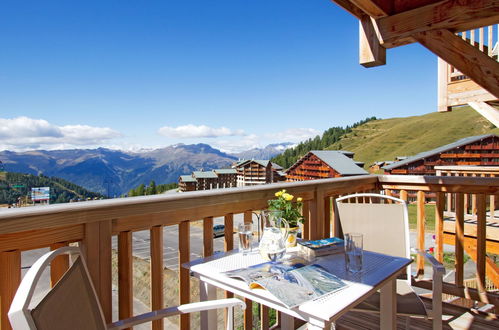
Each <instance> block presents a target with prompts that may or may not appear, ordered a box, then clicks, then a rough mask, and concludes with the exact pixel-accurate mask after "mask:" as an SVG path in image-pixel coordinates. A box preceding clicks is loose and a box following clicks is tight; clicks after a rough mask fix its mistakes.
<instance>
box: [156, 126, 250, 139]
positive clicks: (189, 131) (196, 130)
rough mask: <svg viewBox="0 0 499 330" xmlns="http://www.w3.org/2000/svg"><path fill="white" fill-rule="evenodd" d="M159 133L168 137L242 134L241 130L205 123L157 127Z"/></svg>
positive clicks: (214, 136)
mask: <svg viewBox="0 0 499 330" xmlns="http://www.w3.org/2000/svg"><path fill="white" fill-rule="evenodd" d="M158 132H159V134H161V135H164V136H167V137H170V138H184V139H186V138H188V139H190V138H217V137H220V136H243V135H245V133H244V131H243V130H231V129H229V128H227V127H219V128H214V127H209V126H206V125H199V126H196V125H192V124H189V125H184V126H177V127H170V126H164V127H161V128H160V129H159V131H158Z"/></svg>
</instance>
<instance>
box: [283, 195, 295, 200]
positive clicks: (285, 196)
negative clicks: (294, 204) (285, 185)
mask: <svg viewBox="0 0 499 330" xmlns="http://www.w3.org/2000/svg"><path fill="white" fill-rule="evenodd" d="M282 197H284V199H285V200H287V201H291V200H293V198H294V197H295V196H293V195H290V194H286V193H285V194H283V195H282Z"/></svg>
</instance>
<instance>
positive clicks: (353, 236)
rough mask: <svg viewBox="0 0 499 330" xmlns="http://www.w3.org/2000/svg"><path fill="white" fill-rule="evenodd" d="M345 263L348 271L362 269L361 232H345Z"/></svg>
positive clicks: (354, 271)
mask: <svg viewBox="0 0 499 330" xmlns="http://www.w3.org/2000/svg"><path fill="white" fill-rule="evenodd" d="M345 265H346V268H347V271H348V272H350V273H358V272H360V271H361V270H362V234H357V233H348V234H345Z"/></svg>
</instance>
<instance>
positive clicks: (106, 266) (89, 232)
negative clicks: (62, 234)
mask: <svg viewBox="0 0 499 330" xmlns="http://www.w3.org/2000/svg"><path fill="white" fill-rule="evenodd" d="M82 250H83V253H84V255H85V258H86V262H87V267H88V272H89V273H90V277H91V278H92V283H93V284H94V287H95V291H96V292H97V295H98V296H99V300H100V303H101V306H102V311H103V313H104V317H105V319H106V322H108V323H110V322H111V321H112V274H111V221H107V220H106V221H100V222H91V223H87V224H85V238H84V239H83V242H82Z"/></svg>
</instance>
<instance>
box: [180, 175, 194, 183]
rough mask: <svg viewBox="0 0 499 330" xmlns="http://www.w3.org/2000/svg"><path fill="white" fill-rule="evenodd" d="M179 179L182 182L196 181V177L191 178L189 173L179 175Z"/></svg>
mask: <svg viewBox="0 0 499 330" xmlns="http://www.w3.org/2000/svg"><path fill="white" fill-rule="evenodd" d="M180 181H182V182H197V180H196V178H193V177H192V176H191V175H181V176H180Z"/></svg>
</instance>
